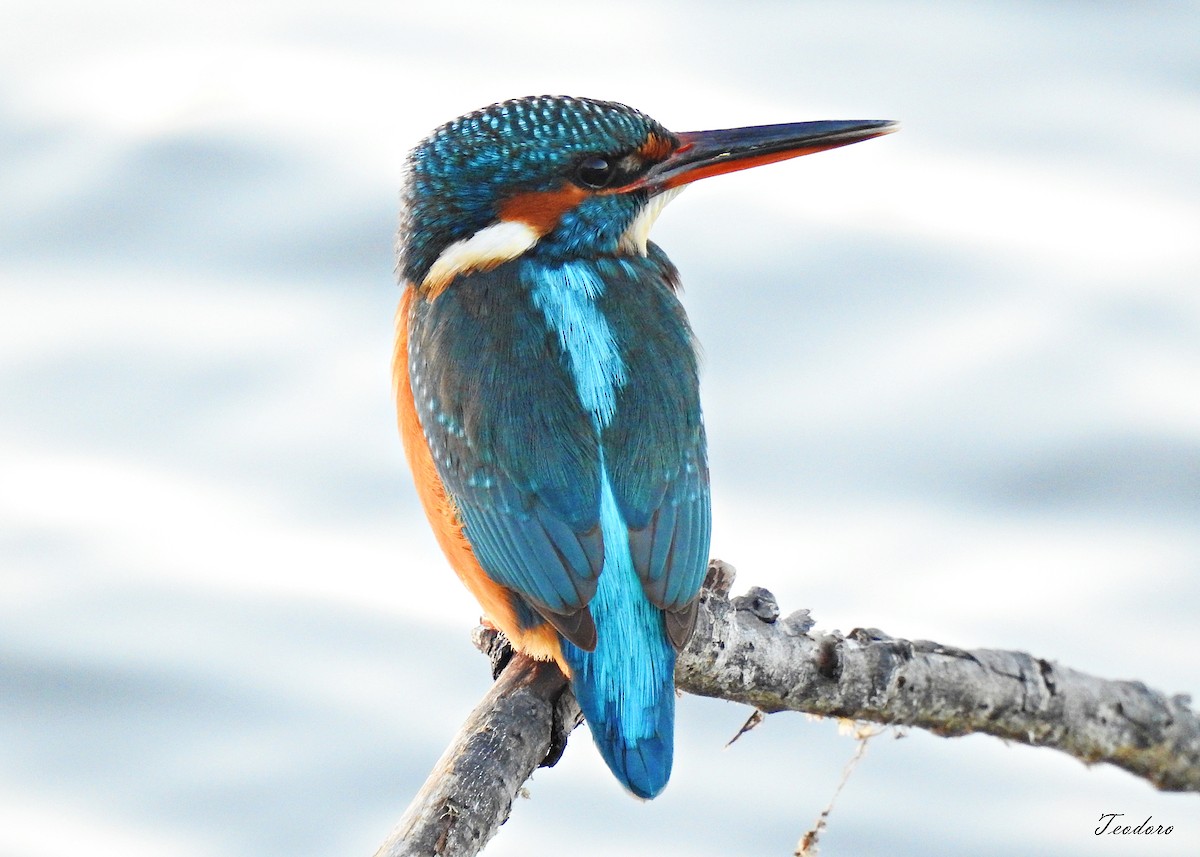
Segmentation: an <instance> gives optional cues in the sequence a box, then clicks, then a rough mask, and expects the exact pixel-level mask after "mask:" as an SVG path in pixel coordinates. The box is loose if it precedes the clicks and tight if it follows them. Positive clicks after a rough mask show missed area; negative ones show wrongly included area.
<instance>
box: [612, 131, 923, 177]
mask: <svg viewBox="0 0 1200 857" xmlns="http://www.w3.org/2000/svg"><path fill="white" fill-rule="evenodd" d="M899 127H900V126H899V123H897V122H892V121H889V120H886V119H869V120H861V119H851V120H846V121H834V122H792V123H789V124H786V125H756V126H754V127H751V128H726V129H723V130H720V131H687V132H684V133H682V134H678V135H677V136H678V137H679V139H680V140H681V141H682V142H681V144H680V146H679V148H677V149H676V150H675V151H674V152H672V153H671V155H670V156H669V157H668V158H667V159H666V160H665V161H662V162H661V163H658V164H655V165H654V166H653V167H651V168H650V170H649V171H648V172H647V173H646V174H645V175H644V176H642V178H641V180H640V181H638V182H637V183H636V184H635V185H634V186H633V187H634V188H639V189H642V188H644V189H647V190H649V191H650V192H651V193H660V192H662V191H664V190H669V189H671V188H673V187H679V186H680V185H685V184H688V183H689V182H694V181H697V180H698V179H703V178H708V177H709V176H716V175H720V174H721V173H731V172H733V171H735V170H745V169H748V168H750V167H757V166H760V165H762V164H772V163H774V162H775V161H784V160H787V159H788V158H798V157H800V156H801V155H811V154H812V153H813V152H823V151H825V150H826V149H836V148H837V147H838V146H849V145H850V144H851V143H859V142H861V141H863V140H870V139H871V138H872V137H882V136H883V135H884V134H891V133H892V132H893V131H897V130H899Z"/></svg>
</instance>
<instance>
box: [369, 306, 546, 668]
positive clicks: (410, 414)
mask: <svg viewBox="0 0 1200 857" xmlns="http://www.w3.org/2000/svg"><path fill="white" fill-rule="evenodd" d="M417 299H418V298H417V297H416V290H415V289H413V288H412V287H406V288H405V290H404V295H403V296H402V297H401V299H400V308H399V309H398V310H397V311H396V349H395V352H394V353H393V355H392V383H393V386H394V389H395V395H396V414H397V418H398V420H399V423H400V436H401V438H403V440H404V451H405V454H406V455H407V456H408V466H409V467H410V468H412V473H413V481H414V482H415V483H416V486H417V496H418V497H420V499H421V505H422V506H423V507H424V509H425V514H426V516H427V517H428V518H429V523H430V524H432V525H433V532H434V535H435V536H436V537H437V540H438V544H439V545H441V548H442V551H443V552H444V553H445V554H446V558H447V559H448V560H450V565H451V567H452V568H453V569H454V571H455V573H456V574H458V577H459V579H460V580H462V582H463V583H464V584H465V585H466V587H467V589H468V590H470V592H471V594H472V595H474V596H475V598H476V600H478V601H479V604H480V606H481V607H482V608H483V613H484V616H485V617H486V618H487V619H488V620H489V621H490V622H491V623H492V624H493V625H495V626H496V627H497V628H499V629H500V630H501V631H503V632H504V633H505V635H506V636H507V637H508V639H509V640H511V641H512V644H513V645H514V646H515V647H516V648H517V649H518V650H520V651H522V652H524V653H525V654H527V655H529V656H530V657H534V658H537V659H539V660H554V661H557V662H558V665H559V667H561V668H562V670H563V671H564V672H565V673H567V674H568V675H569V674H570V672H569V670H568V668H567V666H566V664H565V662H564V661H563V657H562V648H561V646H560V645H559V641H558V635H557V633H555V631H554V628H553V627H551V626H550V625H549V624H547V623H543V624H541V625H539V626H537V627H536V628H532V629H528V630H522V629H521V626H520V623H519V622H518V621H517V616H516V612H515V611H514V610H513V606H512V593H511V591H510V590H509V589H508V588H506V587H504V586H501V585H500V584H498V583H496V582H495V581H494V580H492V579H491V578H489V577H488V576H487V573H486V572H485V571H484V570H483V568H482V567H481V566H480V565H479V561H478V560H477V559H476V558H475V552H474V551H473V550H471V543H470V542H469V541H468V540H467V537H466V534H465V533H464V532H463V525H462V521H461V520H460V519H459V516H458V512H457V510H456V509H455V506H454V498H453V497H451V496H450V494H449V493H448V492H447V491H446V486H445V485H444V484H443V483H442V480H441V477H440V476H438V472H437V467H436V466H435V465H434V463H433V455H432V454H431V453H430V451H429V443H428V442H427V441H426V440H425V433H424V432H423V431H422V430H421V420H420V417H419V416H418V415H417V408H416V404H415V402H414V401H413V393H412V385H411V383H410V382H409V377H408V325H409V316H410V314H411V312H412V306H413V301H414V300H417Z"/></svg>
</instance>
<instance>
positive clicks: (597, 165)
mask: <svg viewBox="0 0 1200 857" xmlns="http://www.w3.org/2000/svg"><path fill="white" fill-rule="evenodd" d="M616 172H617V171H616V168H615V167H614V166H613V164H612V162H611V161H609V160H608V159H607V158H601V157H600V156H599V155H593V156H592V157H590V158H585V159H584V160H582V161H580V163H579V166H578V167H576V168H575V177H576V178H577V179H579V183H580V184H581V185H584V186H585V187H590V188H602V187H607V186H608V183H609V182H611V181H612V179H613V176H614V175H616Z"/></svg>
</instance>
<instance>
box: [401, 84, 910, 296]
mask: <svg viewBox="0 0 1200 857" xmlns="http://www.w3.org/2000/svg"><path fill="white" fill-rule="evenodd" d="M893 130H895V123H892V122H886V121H849V122H800V123H792V124H786V125H766V126H758V127H752V128H733V129H727V130H721V131H699V132H688V133H681V134H675V133H672V132H671V131H668V130H667V129H666V128H664V127H663V126H662V125H660V124H659V123H658V122H656V121H654V120H653V119H651V118H650V117H649V116H647V115H646V114H644V113H642V112H640V111H638V110H635V109H633V108H631V107H626V106H625V105H623V104H616V103H614V102H608V101H596V100H593V99H587V98H569V97H565V96H535V97H529V98H520V99H513V100H511V101H504V102H501V103H499V104H493V105H491V106H490V107H485V108H483V109H482V110H477V111H475V112H473V113H468V114H466V115H465V116H461V117H459V118H458V119H455V120H454V121H452V122H449V123H447V124H445V125H443V126H442V127H441V128H438V129H437V130H436V131H434V132H433V133H432V134H430V135H429V136H428V137H426V138H425V139H424V140H423V141H422V142H421V143H420V144H418V146H417V147H416V148H415V149H414V150H413V151H412V153H411V154H410V156H409V160H408V170H407V172H408V175H407V181H406V185H405V190H404V217H403V220H402V223H401V230H400V237H399V248H400V254H401V261H400V269H401V273H402V275H403V276H404V278H405V279H406V280H407V281H408V282H410V283H413V284H415V285H417V286H418V287H420V288H421V289H422V290H423V291H425V292H426V293H427V294H430V295H431V296H436V295H437V294H438V293H440V292H441V291H442V290H443V289H444V288H446V287H447V286H448V285H449V284H450V283H451V282H452V281H453V280H454V278H455V277H456V276H459V275H462V274H468V273H470V272H472V271H476V270H486V269H488V268H491V267H494V266H496V265H499V264H501V263H503V262H506V261H508V260H510V259H515V258H517V257H518V256H522V255H526V254H534V255H536V256H538V257H540V258H542V259H544V260H546V261H547V262H548V263H551V264H553V263H556V262H562V261H566V260H569V259H577V258H581V257H582V258H595V257H598V256H603V255H614V254H621V253H627V254H642V255H644V254H645V253H646V242H647V240H648V234H649V231H650V226H651V225H652V224H653V222H654V219H655V218H656V217H657V216H658V213H659V212H660V211H661V210H662V208H663V206H664V205H665V204H666V203H667V202H668V201H669V200H670V199H671V198H672V197H673V196H674V195H675V194H676V193H678V191H679V190H681V189H682V188H683V187H684V186H685V185H686V184H688V183H690V182H693V181H695V180H697V179H700V178H705V177H707V176H711V175H717V174H719V173H724V172H731V171H733V170H739V169H745V168H747V167H752V166H757V165H759V164H765V163H771V162H773V161H779V160H784V159H786V158H793V157H797V156H799V155H805V154H809V153H811V152H818V151H822V150H824V149H831V148H834V147H837V146H844V145H847V144H849V143H856V142H858V141H860V140H866V139H869V138H871V137H877V136H880V135H881V134H887V133H890V132H891V131H893Z"/></svg>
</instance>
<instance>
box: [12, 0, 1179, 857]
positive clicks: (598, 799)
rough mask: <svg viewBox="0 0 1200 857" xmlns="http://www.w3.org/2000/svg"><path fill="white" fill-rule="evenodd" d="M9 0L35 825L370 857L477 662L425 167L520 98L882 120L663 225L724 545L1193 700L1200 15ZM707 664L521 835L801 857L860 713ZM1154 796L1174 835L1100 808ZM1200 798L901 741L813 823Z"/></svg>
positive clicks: (522, 847) (15, 466) (830, 844)
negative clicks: (414, 479) (405, 257)
mask: <svg viewBox="0 0 1200 857" xmlns="http://www.w3.org/2000/svg"><path fill="white" fill-rule="evenodd" d="M10 7H11V8H9V9H7V10H6V14H5V16H4V17H5V20H6V24H5V27H4V28H3V30H2V31H0V47H2V50H0V218H2V219H0V295H2V298H0V300H2V303H0V308H2V311H0V814H2V820H0V854H4V855H14V857H59V855H66V854H76V853H79V852H80V851H81V850H87V851H88V853H91V854H96V855H107V854H120V855H123V857H140V855H156V857H161V856H162V855H167V856H168V857H174V855H188V857H190V855H209V856H210V857H235V855H236V857H251V855H256V856H257V855H269V854H285V853H286V854H289V855H296V857H303V855H314V857H315V855H324V854H368V853H371V851H372V850H373V849H374V847H375V845H376V844H378V842H379V841H380V840H382V838H383V837H384V836H385V834H386V833H387V831H388V829H389V828H390V826H391V825H392V824H393V823H394V822H395V821H396V820H397V819H398V817H399V814H400V812H401V810H402V809H403V807H404V805H405V804H406V803H407V801H408V800H409V798H410V797H411V796H412V794H413V793H414V792H415V791H416V789H417V788H418V787H419V785H420V783H421V781H422V780H423V778H424V776H425V774H426V773H427V772H428V770H429V768H430V766H431V765H432V763H433V761H434V760H435V759H436V758H437V756H438V755H439V754H440V753H441V751H442V749H443V748H444V746H445V743H446V741H447V740H448V739H449V737H450V735H451V734H452V732H453V731H454V729H455V727H456V725H457V723H458V722H459V721H460V720H461V718H462V716H463V715H464V714H465V713H466V711H467V710H468V709H469V708H470V707H471V705H472V704H473V702H474V701H475V700H476V699H478V697H479V696H480V695H481V694H482V693H483V692H484V690H485V689H486V686H487V681H488V678H487V670H486V666H485V664H484V663H483V661H482V659H481V658H480V657H479V656H477V655H476V654H475V653H474V652H473V650H472V649H471V648H470V644H469V642H468V631H469V629H470V627H471V626H472V625H473V623H474V621H475V618H476V616H477V614H478V611H477V608H476V607H475V606H474V605H473V604H472V602H471V600H470V598H469V596H467V595H466V594H465V593H464V592H462V591H460V588H459V586H458V584H457V582H456V581H455V580H454V578H453V576H452V575H451V574H450V573H449V571H448V569H447V568H446V566H445V563H444V562H443V560H442V559H441V558H440V556H439V555H438V553H437V550H436V547H435V545H434V544H433V540H432V538H431V537H430V535H429V534H428V533H427V532H426V527H425V523H424V519H423V517H422V515H421V513H420V511H419V509H418V507H417V504H416V500H415V497H414V495H413V492H412V489H411V485H410V482H409V477H408V475H407V473H406V471H405V468H404V466H403V463H402V454H401V450H400V444H399V441H398V439H397V438H396V436H395V430H394V425H393V416H392V412H391V404H390V402H389V377H388V372H389V362H390V348H391V344H390V338H391V329H392V313H393V311H394V307H395V302H396V299H397V297H398V290H397V288H396V286H395V284H394V280H393V274H392V265H393V260H392V250H391V243H392V231H393V225H394V222H395V216H396V212H395V208H396V199H397V197H396V190H397V187H398V185H399V182H400V174H401V166H402V159H403V154H404V151H405V149H407V148H408V147H409V146H411V145H412V144H413V143H414V142H415V141H416V140H417V139H419V138H420V137H421V136H422V135H423V134H424V133H425V132H426V131H428V130H429V129H430V128H432V127H434V126H435V125H438V124H440V123H441V122H443V121H445V120H447V119H450V118H453V117H454V116H455V115H458V114H459V113H462V112H464V111H467V110H470V109H473V108H475V107H478V106H481V105H483V104H486V103H489V102H491V101H494V100H498V99H502V98H506V97H511V96H515V95H524V94H531V93H536V92H566V93H570V94H576V95H590V96H594V97H601V98H611V99H615V100H621V101H625V102H628V103H630V104H633V105H635V106H637V107H639V108H642V109H644V110H646V111H647V112H649V113H650V114H651V115H653V116H655V117H656V118H658V119H659V120H661V121H663V122H664V123H665V124H667V125H668V126H669V127H671V128H673V129H676V130H690V129H698V128H703V127H720V126H733V125H741V124H760V123H767V122H778V121H789V120H804V119H833V118H895V119H900V120H902V121H903V122H904V130H903V132H902V133H901V134H898V135H895V136H892V137H889V138H886V139H883V140H876V141H871V142H868V143H864V144H862V145H860V146H854V147H851V148H848V149H844V150H838V151H835V152H829V153H825V154H822V155H820V156H818V157H816V158H806V159H801V160H799V161H794V162H789V163H787V164H781V165H776V166H773V167H770V168H765V169H762V170H756V171H751V172H748V173H739V174H738V175H736V176H731V177H726V178H723V179H718V180H714V181H712V182H705V183H702V184H700V185H697V186H695V187H694V188H693V189H691V190H689V192H688V193H687V194H685V195H683V197H682V198H681V199H680V200H678V201H677V202H675V203H673V204H672V206H671V207H670V209H668V211H667V213H666V214H665V215H664V216H663V218H662V220H661V221H660V224H659V226H658V227H657V229H656V233H655V239H656V240H657V241H658V242H659V243H660V244H662V245H663V246H664V247H665V248H666V249H667V251H668V252H669V253H670V254H671V256H672V258H673V259H674V260H675V262H676V263H677V264H678V266H679V267H680V269H681V271H682V272H683V276H684V282H685V285H686V289H687V292H686V301H687V304H688V307H689V311H690V312H691V314H692V318H693V321H694V324H695V327H696V329H697V331H698V334H699V336H700V338H701V340H702V341H703V343H704V353H705V361H704V362H705V375H704V397H705V407H706V421H707V425H708V430H709V435H710V442H711V444H712V468H713V484H714V503H715V524H714V553H715V554H716V555H718V556H721V557H723V558H725V559H727V560H729V561H731V562H733V563H734V564H735V565H736V566H737V567H738V568H739V571H740V585H743V586H749V585H752V584H757V585H763V586H767V587H768V588H771V589H772V590H774V591H775V592H776V593H777V594H778V596H779V598H780V601H781V603H782V604H783V606H784V609H785V610H791V609H794V608H798V607H808V608H810V609H811V610H812V611H813V614H814V616H815V617H816V618H817V620H818V623H819V625H820V626H821V627H823V628H840V629H842V630H849V629H850V628H852V627H854V626H856V625H870V626H876V627H880V628H883V629H884V630H886V631H888V632H891V633H893V634H897V635H903V636H908V637H924V638H931V639H935V640H939V641H943V642H946V643H950V644H954V645H959V646H967V647H974V646H989V647H996V648H1019V649H1025V650H1028V651H1031V652H1034V653H1036V654H1037V655H1039V656H1042V657H1046V658H1050V659H1055V660H1059V661H1061V662H1062V663H1064V664H1067V665H1070V666H1072V667H1074V668H1077V669H1082V670H1085V671H1088V672H1092V673H1095V674H1099V675H1104V676H1109V677H1113V678H1137V679H1140V680H1142V681H1145V682H1146V683H1147V684H1149V685H1151V686H1153V687H1156V688H1158V689H1161V690H1163V691H1165V692H1168V693H1175V692H1190V693H1196V692H1198V691H1200V686H1198V685H1197V683H1196V666H1197V656H1196V652H1197V651H1198V650H1200V631H1198V630H1197V628H1198V626H1197V623H1196V615H1197V611H1198V609H1200V524H1198V519H1200V394H1198V392H1197V391H1198V390H1200V237H1198V236H1200V154H1198V150H1197V147H1196V145H1195V141H1196V139H1197V138H1198V137H1200V89H1198V87H1197V81H1198V80H1200V53H1198V52H1197V51H1196V43H1195V36H1196V33H1197V32H1200V10H1198V9H1197V8H1196V7H1195V6H1190V5H1187V4H1151V5H1145V4H1137V5H1127V6H1122V5H1119V4H1118V5H1104V6H1094V5H1089V4H1054V5H1046V6H1040V7H1039V6H1030V5H1027V4H1016V3H1003V2H988V3H950V4H915V5H913V4H906V5H904V6H898V5H895V4H882V3H874V4H873V3H853V2H851V3H841V4H822V5H818V4H794V3H784V2H756V3H748V4H742V5H741V6H739V7H738V8H737V11H736V13H734V12H733V10H732V7H731V6H730V5H729V4H727V3H724V4H722V3H692V4H684V3H663V4H649V5H647V4H632V3H620V4H615V5H610V6H605V7H588V8H577V7H564V6H562V5H561V4H552V3H548V2H545V3H511V4H483V3H467V4H428V5H422V6H420V7H417V6H415V5H414V6H411V7H404V6H401V5H393V6H380V5H378V4H372V3H364V2H356V0H350V2H343V3H339V4H325V3H316V2H308V3H290V4H276V3H268V4H259V5H257V6H254V7H251V8H247V7H246V6H245V5H244V4H234V3H229V2H224V0H215V2H210V3H206V4H202V5H200V4H195V5H191V4H189V5H187V6H185V7H179V6H176V5H162V4H150V3H139V2H133V0H114V2H112V3H108V4H104V5H103V6H96V5H94V4H92V5H89V4H77V3H70V2H60V3H50V4H42V5H38V6H36V7H32V6H30V7H28V8H20V9H18V8H16V6H15V4H10ZM747 713H748V712H747V711H746V710H745V709H742V708H739V707H737V706H733V705H730V704H725V703H720V702H714V701H710V700H698V699H692V698H685V699H683V700H682V701H681V704H680V712H679V723H680V725H679V730H680V735H679V749H678V752H677V756H678V762H677V767H676V773H675V776H674V779H673V782H672V784H671V787H670V788H669V789H668V791H667V792H666V793H665V794H664V795H663V797H662V798H660V799H659V800H656V801H654V802H653V803H649V804H640V803H638V802H636V801H633V800H630V799H629V798H628V797H626V796H625V795H624V794H623V793H622V792H621V791H620V789H619V788H618V787H617V786H616V784H615V783H614V782H613V781H612V780H611V778H610V777H609V776H608V774H607V772H606V771H605V770H604V769H603V766H602V765H601V763H600V762H599V760H598V758H597V756H596V754H595V752H594V750H593V749H592V747H591V746H590V742H588V741H587V740H586V736H584V735H583V734H582V733H580V734H579V735H577V736H576V737H575V739H574V740H573V742H572V744H571V747H570V748H569V749H568V752H567V755H566V757H565V759H564V761H563V762H562V763H561V764H560V765H559V767H558V768H556V769H554V770H551V771H540V772H539V773H538V774H537V775H536V776H535V777H534V780H533V782H532V785H531V787H530V790H529V791H530V797H531V799H530V800H528V801H520V802H519V803H518V805H517V806H516V808H515V809H514V812H513V817H512V819H511V820H510V821H509V823H508V824H507V825H506V826H505V827H504V828H503V829H502V831H501V833H500V835H499V836H498V837H497V839H496V840H495V842H494V843H493V845H492V846H491V847H490V848H489V849H488V852H487V853H488V854H491V855H506V854H511V855H518V854H522V855H523V854H536V853H549V852H550V851H559V850H563V849H564V848H565V847H566V846H565V845H564V843H570V846H569V850H570V851H571V853H574V854H580V855H593V854H594V855H602V854H605V855H607V854H629V853H643V852H646V853H657V854H662V855H668V854H680V855H683V854H687V855H705V854H711V855H726V854H787V853H790V849H792V848H793V847H794V846H795V842H796V840H797V839H798V838H799V836H800V835H801V834H802V833H803V832H804V831H805V830H806V829H807V828H808V826H809V825H810V824H811V823H812V822H813V820H814V819H815V818H816V816H817V814H818V813H819V812H820V810H821V809H822V808H823V807H824V806H825V804H826V802H827V800H828V798H829V796H830V795H831V794H832V792H833V789H834V788H835V786H836V784H837V781H838V779H839V777H840V775H841V770H842V766H843V764H844V762H845V761H846V760H847V759H848V758H849V757H850V756H851V754H852V753H853V750H854V746H853V743H852V742H851V741H850V740H849V739H847V738H844V737H839V736H838V735H837V734H836V729H835V727H834V725H833V724H831V723H827V722H809V721H807V720H805V719H804V718H801V717H799V716H786V715H779V716H775V717H771V718H769V719H768V720H767V722H766V723H765V724H764V725H763V726H762V727H760V728H759V729H757V730H755V731H754V732H752V733H751V734H749V735H747V736H745V737H744V738H743V739H741V740H740V741H739V742H738V743H736V744H735V745H733V747H731V748H729V749H722V748H723V746H724V744H725V742H726V741H727V740H728V739H729V737H731V736H732V735H733V734H734V733H735V732H736V731H737V729H738V727H739V726H740V725H741V723H742V722H743V721H744V720H745V718H746V716H747ZM1105 812H1124V813H1126V817H1127V818H1128V819H1130V820H1131V821H1140V820H1142V819H1143V818H1144V817H1146V816H1148V815H1152V816H1153V817H1154V819H1155V821H1156V822H1161V823H1163V824H1173V825H1174V826H1175V832H1174V833H1173V834H1172V835H1171V836H1169V837H1157V838H1151V837H1142V838H1141V841H1139V842H1137V843H1130V842H1127V841H1125V839H1124V838H1122V837H1097V836H1095V835H1094V834H1093V832H1092V831H1093V830H1094V829H1095V827H1096V824H1097V820H1098V818H1099V815H1100V814H1101V813H1105ZM1198 819H1200V813H1198V812H1197V810H1196V807H1195V797H1194V796H1193V797H1184V796H1179V795H1163V794H1158V793H1156V792H1155V791H1154V790H1153V789H1152V788H1151V787H1149V786H1148V785H1146V784H1145V783H1143V782H1141V781H1139V780H1136V779H1134V778H1133V777H1131V776H1129V775H1127V774H1124V773H1122V772H1120V771H1118V770H1115V769H1113V768H1109V767H1096V768H1090V769H1089V768H1086V767H1084V766H1083V765H1081V764H1079V763H1077V762H1075V761H1073V760H1071V759H1067V758H1065V757H1060V756H1058V755H1055V754H1054V753H1051V752H1049V751H1046V750H1034V749H1030V748H1026V747H1021V746H1006V745H1003V744H1001V743H1000V742H998V741H995V740H992V739H987V738H982V737H971V738H965V739H956V740H943V739H937V738H933V737H930V736H927V735H924V734H921V733H915V732H914V733H909V734H908V736H907V737H906V738H905V739H904V740H903V741H895V740H892V739H891V738H890V737H888V738H882V739H876V741H875V742H874V743H873V744H872V745H871V749H870V751H869V754H868V756H867V758H866V760H865V761H864V762H863V764H862V765H861V766H860V767H859V769H858V771H857V773H856V774H855V775H854V777H853V778H852V779H851V780H850V782H849V784H848V785H847V787H846V789H845V790H844V792H843V793H842V795H841V797H840V799H839V802H838V804H837V806H836V808H835V810H834V813H833V816H832V818H831V820H830V826H829V830H828V831H827V833H826V834H825V836H824V839H823V842H824V851H823V853H826V854H847V855H866V854H889V855H905V854H913V855H916V854H921V855H928V854H954V855H958V854H978V855H1001V854H1005V855H1007V854H1013V853H1018V854H1053V855H1089V856H1090V855H1097V854H1135V853H1136V854H1161V855H1168V854H1169V855H1182V854H1194V853H1200V820H1198Z"/></svg>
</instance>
